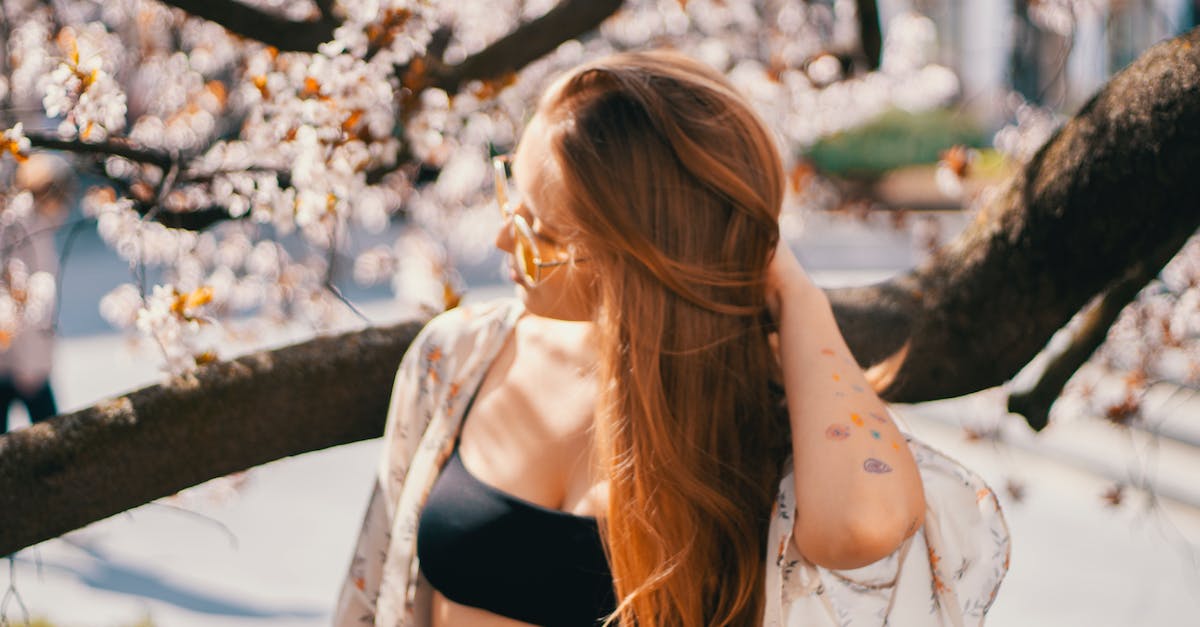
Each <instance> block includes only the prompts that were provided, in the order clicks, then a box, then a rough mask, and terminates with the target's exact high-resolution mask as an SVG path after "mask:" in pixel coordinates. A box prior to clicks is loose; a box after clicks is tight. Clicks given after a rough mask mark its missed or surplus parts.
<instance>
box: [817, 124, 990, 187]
mask: <svg viewBox="0 0 1200 627" xmlns="http://www.w3.org/2000/svg"><path fill="white" fill-rule="evenodd" d="M987 140H988V138H987V137H986V135H985V134H984V133H983V131H982V130H981V129H980V128H979V127H978V126H976V124H975V122H974V121H973V120H971V119H970V118H968V117H966V116H963V115H961V114H959V113H956V112H954V111H948V110H936V111H925V112H922V113H908V112H905V111H901V110H892V111H889V112H887V113H884V114H883V115H881V116H879V117H878V118H876V119H875V120H874V121H872V122H870V123H868V124H865V125H863V126H860V127H857V128H854V129H851V130H849V131H845V132H842V133H838V134H836V135H832V136H830V137H826V138H825V139H823V140H821V141H820V142H818V143H817V144H815V145H814V146H813V147H812V148H811V149H809V151H808V152H807V154H806V155H805V156H806V157H807V158H808V159H810V160H812V161H813V163H815V164H816V166H817V168H818V169H820V170H821V171H823V172H829V173H832V174H837V175H840V176H844V177H855V178H873V177H875V176H878V175H880V174H882V173H884V172H886V171H888V170H893V169H895V168H898V167H902V166H906V165H913V164H921V163H936V162H937V160H938V157H939V154H940V153H941V152H942V151H943V150H945V149H947V148H949V147H951V146H954V145H958V144H961V145H965V146H970V147H976V148H977V147H981V146H984V145H986V144H987Z"/></svg>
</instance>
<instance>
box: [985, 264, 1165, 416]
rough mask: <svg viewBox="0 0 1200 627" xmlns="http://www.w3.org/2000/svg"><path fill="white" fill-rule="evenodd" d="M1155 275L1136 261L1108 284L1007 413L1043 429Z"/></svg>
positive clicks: (1011, 401) (1018, 393)
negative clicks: (1065, 390) (1069, 387)
mask: <svg viewBox="0 0 1200 627" xmlns="http://www.w3.org/2000/svg"><path fill="white" fill-rule="evenodd" d="M1157 274H1158V270H1157V269H1153V268H1151V267H1149V265H1148V264H1147V263H1146V262H1144V261H1138V262H1135V263H1134V264H1133V265H1132V266H1130V267H1129V269H1127V270H1126V271H1125V274H1124V275H1123V276H1122V277H1121V278H1119V279H1117V280H1116V281H1115V282H1114V283H1112V284H1111V285H1109V287H1108V288H1107V289H1106V290H1105V291H1104V293H1103V295H1102V296H1101V297H1100V298H1099V300H1098V301H1093V304H1092V305H1091V306H1089V307H1087V308H1085V310H1084V313H1083V314H1082V315H1083V324H1082V325H1081V327H1080V329H1079V331H1078V332H1076V334H1075V336H1074V337H1072V338H1071V342H1070V344H1068V345H1067V347H1066V348H1065V349H1063V351H1062V352H1060V353H1059V354H1057V355H1055V356H1054V357H1053V358H1051V359H1050V361H1049V363H1047V364H1046V369H1045V370H1043V371H1042V375H1041V377H1039V378H1038V381H1037V382H1036V383H1035V384H1034V385H1033V386H1032V387H1031V388H1029V389H1026V390H1019V391H1016V392H1013V394H1012V395H1010V396H1009V397H1008V411H1010V412H1013V413H1016V414H1020V415H1022V416H1024V417H1025V421H1026V422H1027V423H1029V426H1030V427H1032V428H1033V429H1034V430H1035V431H1041V430H1042V429H1044V428H1045V427H1046V425H1047V424H1048V423H1049V420H1050V406H1051V405H1053V404H1054V401H1055V399H1057V398H1058V397H1059V396H1060V395H1061V394H1062V390H1063V387H1064V386H1065V385H1066V384H1067V381H1068V380H1070V378H1071V376H1072V375H1074V374H1075V371H1076V370H1079V367H1080V366H1082V365H1083V364H1084V362H1086V361H1087V360H1088V359H1089V358H1091V356H1092V353H1094V352H1095V351H1096V349H1097V348H1099V347H1100V345H1101V344H1103V343H1104V340H1105V339H1106V338H1107V336H1108V329H1109V327H1111V326H1112V325H1113V322H1116V320H1117V316H1118V315H1120V313H1121V310H1122V309H1124V308H1125V306H1126V305H1128V304H1129V303H1130V301H1132V300H1133V299H1134V298H1135V297H1136V296H1137V294H1138V292H1139V291H1140V290H1141V289H1142V287H1143V286H1144V285H1146V283H1148V282H1150V280H1151V279H1153V278H1154V277H1155V276H1156V275H1157Z"/></svg>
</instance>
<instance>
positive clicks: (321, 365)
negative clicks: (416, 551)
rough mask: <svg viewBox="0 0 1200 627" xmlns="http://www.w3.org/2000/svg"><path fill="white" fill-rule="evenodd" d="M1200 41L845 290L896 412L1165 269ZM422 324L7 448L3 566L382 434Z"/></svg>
mask: <svg viewBox="0 0 1200 627" xmlns="http://www.w3.org/2000/svg"><path fill="white" fill-rule="evenodd" d="M1198 89H1200V30H1196V31H1193V32H1191V33H1189V34H1187V35H1184V36H1182V37H1179V38H1177V39H1174V40H1172V41H1169V42H1165V43H1163V44H1161V45H1159V46H1156V47H1154V48H1153V49H1151V50H1150V51H1148V52H1147V53H1146V54H1145V55H1144V56H1143V57H1142V58H1141V59H1140V60H1139V61H1137V62H1136V63H1134V64H1133V65H1132V66H1131V67H1130V68H1128V69H1127V70H1126V71H1124V72H1122V73H1121V74H1120V75H1119V76H1117V77H1116V78H1114V79H1113V80H1112V82H1111V83H1110V84H1109V85H1108V86H1107V87H1106V88H1105V89H1104V90H1103V91H1102V92H1101V93H1100V94H1098V95H1097V96H1096V97H1095V98H1094V99H1093V100H1092V101H1091V102H1090V103H1088V105H1087V106H1085V107H1084V108H1083V110H1082V111H1080V113H1079V115H1078V116H1077V117H1076V118H1075V119H1074V120H1072V121H1071V122H1070V123H1068V124H1067V125H1066V126H1065V127H1064V128H1063V129H1062V130H1061V131H1060V132H1059V133H1058V134H1057V135H1055V136H1054V137H1053V138H1052V139H1051V140H1050V141H1049V142H1048V143H1047V145H1046V146H1045V147H1044V148H1043V149H1042V150H1041V151H1040V152H1039V153H1038V154H1037V156H1036V157H1035V158H1034V159H1033V160H1032V161H1031V162H1030V164H1029V165H1028V166H1027V167H1026V168H1025V170H1024V172H1022V173H1021V174H1020V175H1019V176H1018V177H1017V178H1016V179H1015V180H1014V181H1012V183H1011V185H1010V186H1009V187H1008V188H1007V191H1006V192H1005V193H1004V194H1001V195H1000V196H999V197H998V198H997V200H996V201H995V202H994V203H993V204H992V205H991V206H989V207H987V208H986V209H985V210H983V211H982V212H981V213H980V215H979V217H978V219H977V220H976V221H975V223H974V224H972V225H971V226H970V227H969V228H968V229H967V230H966V231H965V232H964V233H963V234H962V235H961V236H960V237H959V238H958V239H957V240H955V241H954V242H953V243H951V244H950V245H948V246H947V247H946V248H945V249H944V250H943V251H942V252H941V254H940V255H938V256H937V257H935V258H934V259H932V260H931V261H930V262H929V263H928V264H926V265H924V266H923V267H921V268H918V269H916V270H914V271H912V272H910V273H908V274H906V275H904V276H902V277H899V278H897V279H895V280H892V281H889V282H887V283H883V284H880V285H876V286H871V287H864V288H856V289H845V290H835V291H833V292H831V299H832V300H833V302H834V306H835V310H836V312H837V315H838V319H839V322H840V323H841V325H842V329H843V332H844V334H845V335H846V339H847V341H848V343H849V344H850V346H851V348H852V349H853V350H854V352H855V354H856V355H857V356H858V357H859V360H860V361H862V362H863V363H872V362H876V361H878V360H879V359H881V358H882V357H884V356H886V355H889V354H891V353H892V352H894V351H895V350H896V349H897V348H899V347H900V346H901V345H902V344H903V343H904V342H906V341H908V342H910V344H911V348H910V352H909V360H908V361H907V362H906V364H905V365H904V367H903V369H902V370H901V371H900V375H899V377H898V378H897V379H896V381H895V382H894V384H893V385H892V386H891V388H890V389H889V390H888V391H887V392H886V393H885V396H887V397H888V398H889V399H891V400H896V401H921V400H931V399H936V398H945V397H950V396H956V395H960V394H965V393H968V392H973V391H976V390H980V389H983V388H987V387H991V386H994V385H996V384H998V383H1001V382H1003V381H1005V380H1006V379H1008V378H1010V377H1011V376H1012V375H1013V374H1015V373H1016V372H1017V371H1018V370H1019V369H1020V368H1021V367H1022V366H1024V365H1025V364H1026V363H1027V362H1028V361H1029V360H1030V358H1032V357H1033V355H1035V354H1036V353H1037V352H1038V351H1039V350H1040V349H1041V348H1042V347H1043V346H1044V345H1045V343H1046V342H1047V341H1048V339H1049V338H1050V336H1051V335H1052V334H1053V333H1054V331H1056V330H1057V329H1059V328H1060V327H1062V326H1063V325H1064V324H1065V323H1066V322H1067V321H1068V320H1069V319H1070V318H1071V316H1072V315H1074V314H1075V313H1076V312H1077V311H1078V310H1079V309H1080V308H1081V307H1082V306H1083V305H1084V304H1085V303H1086V302H1087V301H1088V300H1089V299H1091V298H1092V297H1093V296H1095V295H1096V294H1098V293H1100V292H1102V291H1104V290H1105V289H1107V288H1108V287H1109V286H1110V285H1112V284H1114V283H1117V282H1119V281H1120V280H1121V279H1122V277H1124V276H1126V274H1127V273H1126V268H1127V267H1128V266H1130V265H1131V264H1133V263H1135V262H1138V261H1142V262H1144V263H1146V264H1148V266H1151V267H1154V268H1159V267H1162V265H1164V264H1165V263H1166V262H1167V261H1168V260H1169V259H1170V258H1171V257H1172V256H1173V255H1174V254H1175V253H1176V252H1177V251H1178V250H1179V248H1180V247H1181V246H1182V244H1183V242H1184V241H1185V240H1186V239H1187V237H1188V236H1189V235H1191V234H1192V233H1193V232H1194V231H1195V230H1196V228H1197V225H1198V223H1200V211H1197V208H1198V207H1197V204H1198V202H1200V201H1198V199H1200V176H1196V174H1195V167H1196V166H1195V164H1196V163H1200V97H1198V96H1197V94H1198V93H1200V91H1198ZM417 326H418V325H417V324H415V323H414V324H408V325H402V326H399V327H394V328H390V329H371V330H367V331H363V332H360V333H354V334H349V335H345V336H342V337H339V338H324V339H317V340H313V341H311V342H307V343H304V344H300V345H296V346H292V347H289V348H285V349H281V350H279V351H275V352H271V353H260V354H258V355H253V356H249V357H244V358H241V359H238V360H235V361H233V362H230V363H225V364H215V365H212V366H209V367H206V368H204V369H202V370H201V371H200V372H199V373H198V374H197V376H196V378H195V380H194V381H193V382H191V383H187V384H172V385H163V386H153V387H150V388H146V389H144V390H140V391H138V392H134V393H132V394H129V395H126V396H123V397H120V398H117V399H115V400H112V401H108V402H105V403H101V404H99V405H97V406H95V407H91V408H89V409H86V410H83V411H80V412H77V413H75V414H70V415H67V416H60V417H57V418H53V419H51V420H50V421H48V422H46V423H42V424H39V425H36V426H34V427H31V428H29V429H26V430H23V431H18V432H15V433H10V434H8V435H5V436H0V555H3V554H7V553H10V552H12V551H15V550H17V549H20V548H22V547H25V546H29V545H30V544H33V543H36V542H39V541H41V540H45V539H47V538H51V537H54V536H56V535H59V534H61V533H64V532H66V531H69V530H71V529H75V528H77V527H80V526H82V525H85V524H87V523H89V522H91V521H94V520H99V519H101V518H105V517H107V516H110V515H112V514H115V513H118V512H120V511H123V510H125V509H128V508H131V507H134V506H136V505H138V504H141V503H144V502H146V501H149V500H151V499H154V498H158V497H162V496H166V495H169V494H172V493H174V492H176V491H178V490H180V489H182V488H184V487H187V486H190V485H194V484H197V483H200V482H201V481H204V480H206V479H210V478H213V477H217V476H221V475H224V474H227V473H230V472H233V471H236V470H241V469H244V468H248V467H251V466H254V465H257V464H262V463H265V462H267V461H270V460H273V459H277V458H280V457H284V456H287V455H295V454H299V453H303V452H306V451H312V450H317V449H321V448H326V447H330V446H335V445H338V444H342V443H346V442H351V441H355V440H360V439H365V438H370V437H375V436H377V435H379V434H380V433H381V429H382V425H383V419H384V414H385V407H386V403H387V398H388V393H389V390H390V385H389V382H390V380H391V377H392V373H393V371H394V369H395V366H396V364H397V363H398V362H399V360H400V356H401V355H402V353H403V352H404V349H405V347H406V346H407V345H408V343H409V342H410V341H411V339H412V337H413V334H414V333H415V332H416V329H417Z"/></svg>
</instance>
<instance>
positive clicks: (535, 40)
mask: <svg viewBox="0 0 1200 627" xmlns="http://www.w3.org/2000/svg"><path fill="white" fill-rule="evenodd" d="M621 4H622V1H621V0H563V1H562V2H559V3H558V4H557V5H555V7H554V8H553V9H550V10H549V11H547V12H546V13H545V15H542V16H541V17H539V18H537V19H535V20H533V21H530V22H527V23H525V24H522V25H521V26H518V27H517V29H516V30H514V31H513V32H511V33H509V34H508V35H505V36H504V37H503V38H501V39H500V40H498V41H496V42H493V43H492V45H490V46H488V47H487V48H484V49H483V50H481V51H479V52H477V53H475V54H473V55H471V56H469V57H467V58H466V59H464V60H463V61H462V63H459V64H457V65H451V66H442V67H433V68H432V69H431V70H430V72H429V75H428V76H427V77H426V81H425V84H426V85H430V86H434V87H439V88H441V89H444V90H446V91H447V92H449V93H455V92H457V91H458V88H459V86H460V85H462V84H463V83H465V82H467V81H470V80H475V79H481V80H482V79H489V78H496V77H499V76H503V75H505V74H507V73H509V72H516V71H517V70H520V69H521V68H523V67H525V66H526V65H528V64H529V63H531V62H533V61H535V60H537V59H539V58H541V57H542V56H544V55H546V54H548V53H549V52H551V51H552V50H554V49H555V48H557V47H558V46H559V44H561V43H563V42H564V41H567V40H569V39H573V38H575V37H579V36H580V35H583V34H585V33H587V32H589V31H591V30H592V29H594V28H596V27H597V26H599V25H600V23H601V22H603V21H604V20H605V19H606V18H608V16H610V15H612V14H613V13H615V12H616V11H617V9H619V8H620V7H621ZM397 74H398V75H400V76H403V74H404V73H403V71H398V72H397Z"/></svg>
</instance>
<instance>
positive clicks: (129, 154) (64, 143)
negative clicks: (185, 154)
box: [25, 131, 172, 172]
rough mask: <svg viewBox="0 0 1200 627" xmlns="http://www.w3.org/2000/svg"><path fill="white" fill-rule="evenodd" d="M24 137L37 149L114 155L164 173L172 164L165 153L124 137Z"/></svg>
mask: <svg viewBox="0 0 1200 627" xmlns="http://www.w3.org/2000/svg"><path fill="white" fill-rule="evenodd" d="M25 136H26V137H28V138H29V143H30V144H32V145H34V146H37V147H39V148H48V149H50V150H64V151H67V152H76V153H81V154H98V155H114V156H117V157H124V158H126V159H129V160H130V161H136V162H138V163H148V164H150V165H154V166H158V167H159V168H162V170H163V171H164V172H166V171H167V170H168V169H170V167H171V163H172V161H171V155H170V154H168V153H167V152H166V151H163V150H156V149H154V148H145V147H143V146H139V145H138V144H136V143H134V142H133V141H132V140H129V139H126V138H124V137H113V138H110V139H107V140H105V141H102V142H85V141H79V140H74V139H62V138H60V137H59V136H58V135H57V134H54V133H51V132H48V131H27V132H26V133H25Z"/></svg>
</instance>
